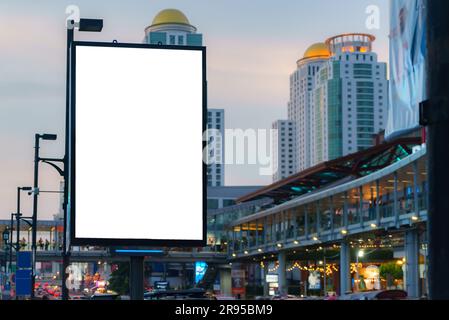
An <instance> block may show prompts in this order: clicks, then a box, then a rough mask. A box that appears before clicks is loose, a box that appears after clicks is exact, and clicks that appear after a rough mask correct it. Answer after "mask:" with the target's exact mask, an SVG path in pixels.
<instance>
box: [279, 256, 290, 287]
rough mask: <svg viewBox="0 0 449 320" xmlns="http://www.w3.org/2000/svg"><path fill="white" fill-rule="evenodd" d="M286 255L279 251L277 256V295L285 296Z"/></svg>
mask: <svg viewBox="0 0 449 320" xmlns="http://www.w3.org/2000/svg"><path fill="white" fill-rule="evenodd" d="M286 260H287V255H286V253H285V251H279V254H278V261H279V268H278V277H279V293H280V294H281V295H282V294H287V293H288V292H287V291H288V290H287V277H286V273H287V272H286V268H287V261H286Z"/></svg>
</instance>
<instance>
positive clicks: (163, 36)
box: [144, 9, 224, 186]
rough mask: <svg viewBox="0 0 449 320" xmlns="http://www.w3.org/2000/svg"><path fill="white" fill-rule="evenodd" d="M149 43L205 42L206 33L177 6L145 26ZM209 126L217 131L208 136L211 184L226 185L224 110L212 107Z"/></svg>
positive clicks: (209, 184)
mask: <svg viewBox="0 0 449 320" xmlns="http://www.w3.org/2000/svg"><path fill="white" fill-rule="evenodd" d="M144 42H145V43H149V44H163V45H177V46H202V45H203V35H202V34H200V33H197V29H196V27H195V26H193V25H192V24H191V23H190V21H189V19H188V18H187V17H186V15H185V14H184V13H182V12H181V11H179V10H177V9H165V10H162V11H161V12H159V13H158V14H157V15H156V16H155V17H154V19H153V21H152V23H151V25H150V26H148V27H147V28H146V29H145V40H144ZM207 127H208V129H215V130H217V131H215V132H219V135H217V134H209V135H208V137H207V139H208V140H209V141H208V149H207V154H208V155H207V157H208V160H209V161H210V162H212V164H209V165H208V166H207V185H208V186H222V185H223V184H224V166H223V162H224V139H223V138H224V110H223V109H208V113H207Z"/></svg>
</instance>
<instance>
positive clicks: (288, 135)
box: [272, 120, 297, 181]
mask: <svg viewBox="0 0 449 320" xmlns="http://www.w3.org/2000/svg"><path fill="white" fill-rule="evenodd" d="M295 127H296V123H295V121H290V120H278V121H275V122H274V123H273V127H272V128H273V130H274V131H273V132H274V134H273V143H272V146H273V150H272V154H273V168H275V169H277V170H275V171H274V174H273V181H278V180H282V179H285V178H287V177H288V176H291V175H292V174H294V173H295V172H296V163H297V161H296V130H295Z"/></svg>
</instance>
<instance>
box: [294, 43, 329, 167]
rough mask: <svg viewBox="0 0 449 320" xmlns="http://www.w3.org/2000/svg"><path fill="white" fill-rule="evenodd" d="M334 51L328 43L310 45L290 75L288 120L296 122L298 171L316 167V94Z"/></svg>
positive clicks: (296, 164)
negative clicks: (313, 154)
mask: <svg viewBox="0 0 449 320" xmlns="http://www.w3.org/2000/svg"><path fill="white" fill-rule="evenodd" d="M329 57H330V51H329V48H328V46H327V45H326V44H325V43H315V44H313V45H312V46H310V47H309V48H308V49H307V50H306V52H305V53H304V56H303V57H302V58H301V59H299V60H298V61H297V62H296V65H297V69H296V70H295V72H293V74H292V75H291V76H290V102H289V103H288V119H289V120H290V121H293V122H295V123H296V146H295V158H296V163H295V172H294V173H296V172H300V171H302V170H305V169H307V168H308V167H310V166H312V159H311V156H310V155H311V152H312V149H313V146H312V142H313V135H312V131H313V128H312V125H313V124H312V122H311V119H312V115H313V101H312V96H313V92H314V89H315V81H314V79H315V75H316V74H317V72H318V71H319V70H320V68H321V67H322V66H323V64H324V63H325V62H326V61H327V60H328V59H329Z"/></svg>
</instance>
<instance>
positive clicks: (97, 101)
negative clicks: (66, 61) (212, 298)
mask: <svg viewBox="0 0 449 320" xmlns="http://www.w3.org/2000/svg"><path fill="white" fill-rule="evenodd" d="M74 51H75V56H74V57H75V65H74V72H75V80H74V85H75V88H74V89H72V90H74V91H75V93H74V98H75V101H74V106H75V109H74V110H75V115H74V118H75V119H74V120H75V123H76V124H75V130H76V131H75V135H74V137H72V143H74V146H72V151H73V152H74V160H75V168H74V169H75V171H73V168H72V175H73V176H72V180H73V181H72V182H74V191H75V194H74V195H73V196H74V206H73V204H72V209H74V216H73V215H72V222H71V223H73V224H74V228H72V232H73V233H74V234H72V240H73V243H74V244H76V243H89V244H96V243H101V242H107V243H111V244H128V243H129V244H133V243H137V242H139V243H142V244H144V243H147V242H146V241H147V240H149V241H150V242H151V241H162V242H161V243H160V244H164V243H167V244H170V241H169V240H173V242H177V241H179V242H183V243H187V242H189V241H193V242H195V241H204V240H205V239H204V231H205V221H204V212H203V210H204V207H203V205H204V199H203V191H204V190H205V189H204V186H203V183H204V180H203V179H204V174H205V173H204V172H203V169H204V168H203V161H202V149H203V141H202V133H203V126H204V123H203V120H204V119H203V116H204V110H205V109H204V108H205V101H204V95H203V94H204V83H205V79H204V69H203V68H204V65H203V59H204V54H205V53H204V49H203V48H198V49H192V48H190V49H189V48H186V49H179V48H178V49H175V48H164V47H160V48H154V47H151V46H145V45H141V46H137V47H136V46H126V45H125V46H112V45H109V46H108V45H104V44H103V45H102V44H97V45H94V44H86V43H77V44H76V46H75V48H74ZM72 114H73V113H72ZM72 132H73V131H72ZM73 138H74V139H73ZM72 190H73V189H72ZM166 240H167V241H168V242H164V241H166ZM133 241H136V242H133Z"/></svg>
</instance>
